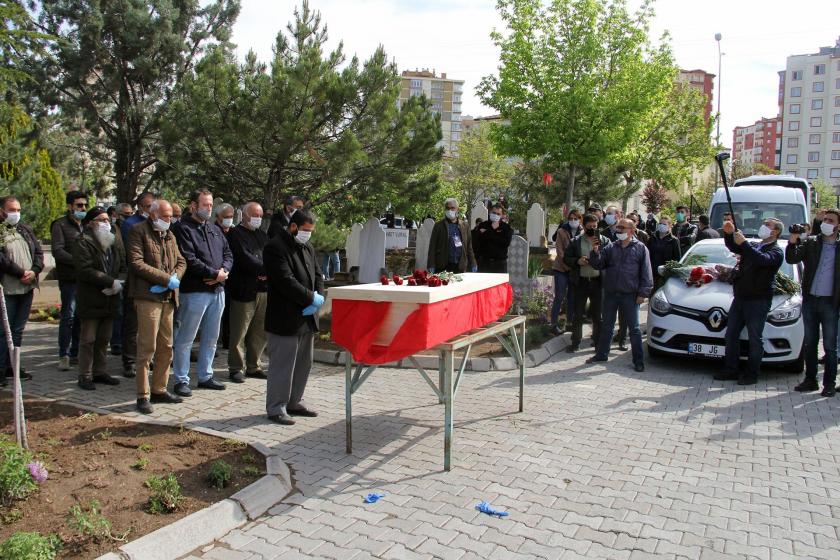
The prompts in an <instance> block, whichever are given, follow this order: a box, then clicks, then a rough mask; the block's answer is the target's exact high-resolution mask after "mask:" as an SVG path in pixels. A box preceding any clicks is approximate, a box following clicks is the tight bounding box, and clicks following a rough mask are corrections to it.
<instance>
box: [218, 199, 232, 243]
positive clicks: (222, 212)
mask: <svg viewBox="0 0 840 560" xmlns="http://www.w3.org/2000/svg"><path fill="white" fill-rule="evenodd" d="M233 215H234V210H233V206H231V205H230V204H228V203H227V202H223V203H222V204H219V206H217V207H216V225H217V226H219V227H220V228H221V229H222V232H224V234H225V235H227V234H228V233H230V230H231V229H232V228H233Z"/></svg>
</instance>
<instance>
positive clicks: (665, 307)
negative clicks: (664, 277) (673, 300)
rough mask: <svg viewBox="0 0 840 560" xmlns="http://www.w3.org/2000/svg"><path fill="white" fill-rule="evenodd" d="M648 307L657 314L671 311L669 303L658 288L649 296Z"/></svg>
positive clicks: (665, 313)
mask: <svg viewBox="0 0 840 560" xmlns="http://www.w3.org/2000/svg"><path fill="white" fill-rule="evenodd" d="M650 308H651V309H653V311H654V313H656V314H658V315H667V314H668V313H670V312H671V304H670V303H668V298H666V297H665V292H664V291H663V290H659V291H658V292H656V293H655V294H653V297H652V298H650Z"/></svg>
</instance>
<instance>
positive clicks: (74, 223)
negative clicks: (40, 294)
mask: <svg viewBox="0 0 840 560" xmlns="http://www.w3.org/2000/svg"><path fill="white" fill-rule="evenodd" d="M66 201H67V214H65V215H64V216H62V217H61V218H59V219H57V220H55V221H54V222H53V223H52V225H51V226H50V234H51V238H52V256H53V259H55V276H56V279H57V280H58V290H59V292H60V293H61V319H60V320H59V323H58V369H59V370H60V371H70V369H71V367H72V366H74V365H77V364H78V363H79V360H78V356H79V328H80V326H81V322H80V321H79V316H78V313H76V264H75V261H74V260H73V246H74V245H75V244H76V240H77V239H78V238H79V237H80V236H81V235H82V220H83V219H84V218H85V215H86V214H87V208H88V199H87V195H86V194H85V193H83V192H81V191H70V192H69V193H67V197H66Z"/></svg>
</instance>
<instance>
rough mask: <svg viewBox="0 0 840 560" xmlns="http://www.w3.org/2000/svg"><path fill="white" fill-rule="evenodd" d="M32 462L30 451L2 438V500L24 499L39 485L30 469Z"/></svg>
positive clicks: (0, 456) (5, 502)
mask: <svg viewBox="0 0 840 560" xmlns="http://www.w3.org/2000/svg"><path fill="white" fill-rule="evenodd" d="M32 462H33V461H32V454H31V453H30V452H29V451H27V450H25V449H22V448H20V447H18V445H17V444H15V443H13V442H10V441H8V440H7V439H6V438H0V502H2V503H3V504H6V505H8V504H10V503H12V502H13V501H15V500H22V499H23V498H25V497H26V496H27V495H28V494H29V493H30V492H32V490H34V489H35V488H36V487H37V486H38V484H37V483H36V481H35V478H34V477H33V476H32V473H31V472H30V470H29V465H30V464H31V463H32Z"/></svg>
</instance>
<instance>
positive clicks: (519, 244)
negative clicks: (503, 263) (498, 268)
mask: <svg viewBox="0 0 840 560" xmlns="http://www.w3.org/2000/svg"><path fill="white" fill-rule="evenodd" d="M529 254H530V247H528V242H527V241H526V240H525V239H524V238H523V237H520V236H518V235H514V236H513V238H512V239H511V240H510V246H509V247H508V274H509V275H510V285H511V286H512V287H513V289H514V290H520V291H523V290H527V289H528V288H530V286H531V281H530V279H529V278H528V256H529Z"/></svg>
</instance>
